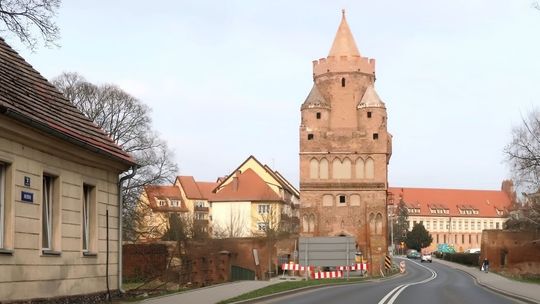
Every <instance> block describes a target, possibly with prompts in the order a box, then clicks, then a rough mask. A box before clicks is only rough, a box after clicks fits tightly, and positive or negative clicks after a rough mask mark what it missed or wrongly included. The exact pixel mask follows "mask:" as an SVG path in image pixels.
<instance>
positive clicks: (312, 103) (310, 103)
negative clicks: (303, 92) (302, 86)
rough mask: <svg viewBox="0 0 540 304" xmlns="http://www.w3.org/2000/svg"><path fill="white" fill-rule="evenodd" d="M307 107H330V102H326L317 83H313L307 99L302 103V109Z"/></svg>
mask: <svg viewBox="0 0 540 304" xmlns="http://www.w3.org/2000/svg"><path fill="white" fill-rule="evenodd" d="M305 108H330V104H329V103H328V102H326V99H324V97H323V96H322V94H321V92H319V89H318V88H317V85H315V84H313V87H312V88H311V91H310V92H309V95H308V97H307V98H306V101H304V103H303V104H302V109H305Z"/></svg>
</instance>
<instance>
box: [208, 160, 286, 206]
mask: <svg viewBox="0 0 540 304" xmlns="http://www.w3.org/2000/svg"><path fill="white" fill-rule="evenodd" d="M233 178H234V179H235V180H233V181H231V182H230V183H228V184H226V185H225V186H223V187H222V188H217V189H216V190H215V194H214V196H213V197H212V198H211V199H210V201H212V202H230V201H252V202H253V201H268V202H276V201H282V199H281V198H280V197H279V195H278V194H277V193H275V192H274V191H273V190H272V189H271V188H270V186H268V185H267V184H266V182H265V181H264V180H263V179H262V178H261V177H260V176H259V175H258V174H257V173H255V171H253V170H252V169H251V168H250V169H247V170H246V171H244V172H241V173H237V175H236V176H235V177H233Z"/></svg>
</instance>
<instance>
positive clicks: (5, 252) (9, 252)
mask: <svg viewBox="0 0 540 304" xmlns="http://www.w3.org/2000/svg"><path fill="white" fill-rule="evenodd" d="M0 255H13V250H11V249H4V248H0Z"/></svg>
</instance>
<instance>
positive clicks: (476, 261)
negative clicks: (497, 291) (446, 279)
mask: <svg viewBox="0 0 540 304" xmlns="http://www.w3.org/2000/svg"><path fill="white" fill-rule="evenodd" d="M437 257H439V258H442V259H444V260H447V261H450V262H456V263H460V264H463V265H469V266H475V267H476V266H480V253H443V254H440V256H439V255H437Z"/></svg>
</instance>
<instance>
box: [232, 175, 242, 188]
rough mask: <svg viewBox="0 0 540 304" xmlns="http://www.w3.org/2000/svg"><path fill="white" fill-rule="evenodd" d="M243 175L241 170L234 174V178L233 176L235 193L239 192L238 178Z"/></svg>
mask: <svg viewBox="0 0 540 304" xmlns="http://www.w3.org/2000/svg"><path fill="white" fill-rule="evenodd" d="M241 173H242V171H240V170H237V171H236V172H234V176H233V180H232V183H233V190H234V191H238V177H239V176H240V174H241Z"/></svg>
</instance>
